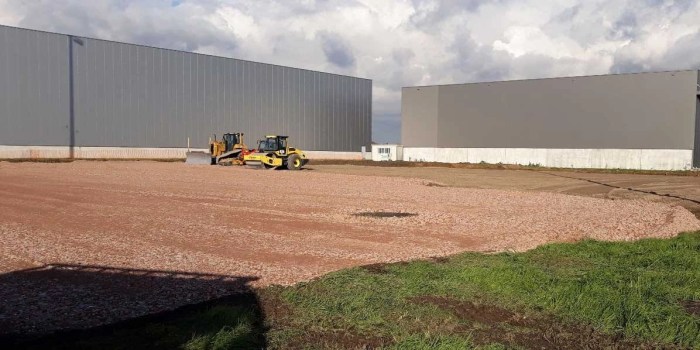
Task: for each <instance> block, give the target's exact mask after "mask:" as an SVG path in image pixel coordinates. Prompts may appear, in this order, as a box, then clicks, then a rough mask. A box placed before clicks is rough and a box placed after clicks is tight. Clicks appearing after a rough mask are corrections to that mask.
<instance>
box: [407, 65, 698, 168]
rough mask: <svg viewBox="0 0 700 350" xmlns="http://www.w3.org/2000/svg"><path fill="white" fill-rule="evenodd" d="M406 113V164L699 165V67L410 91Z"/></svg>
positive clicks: (408, 91) (567, 166)
mask: <svg viewBox="0 0 700 350" xmlns="http://www.w3.org/2000/svg"><path fill="white" fill-rule="evenodd" d="M401 108H402V111H401V139H402V143H403V146H404V148H403V159H404V160H407V161H433V162H448V163H459V162H468V163H480V162H486V163H504V164H521V165H541V166H548V167H565V168H621V169H652V170H682V169H690V168H692V167H700V76H699V72H698V71H695V70H690V71H674V72H655V73H638V74H619V75H602V76H584V77H570V78H553V79H536V80H520V81H503V82H489V83H473V84H459V85H442V86H422V87H406V88H403V90H402V106H401Z"/></svg>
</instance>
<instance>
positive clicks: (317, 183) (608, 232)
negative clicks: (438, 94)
mask: <svg viewBox="0 0 700 350" xmlns="http://www.w3.org/2000/svg"><path fill="white" fill-rule="evenodd" d="M406 171H411V169H406ZM0 184H1V185H0V273H2V275H0V332H2V333H12V332H21V333H27V332H30V333H31V332H47V331H51V330H55V329H63V328H81V327H88V326H93V325H97V324H104V323H109V322H114V321H115V320H119V319H125V318H130V317H134V316H139V315H145V314H149V313H153V312H157V311H162V310H166V309H169V308H174V307H177V306H179V305H184V304H189V303H194V302H199V301H204V300H208V299H211V298H214V297H217V296H223V295H226V294H230V293H231V292H232V291H235V290H242V289H244V288H249V287H260V286H265V285H270V284H292V283H296V282H299V281H305V280H309V279H311V278H314V277H317V276H320V275H322V274H324V273H327V272H330V271H333V270H337V269H341V268H344V267H349V266H354V265H361V264H369V263H377V262H392V261H399V260H408V259H416V258H424V257H432V256H442V255H448V254H454V253H457V252H462V251H467V250H469V251H483V252H496V251H524V250H528V249H531V248H534V247H536V246H538V245H541V244H543V243H547V242H573V241H577V240H580V239H584V238H595V239H600V240H634V239H639V238H645V237H671V236H674V235H676V234H677V233H679V232H682V231H689V230H698V229H700V221H698V219H696V218H695V216H694V215H693V214H691V213H690V212H688V211H687V210H686V209H684V208H682V207H680V206H671V205H668V204H662V203H651V202H646V201H641V200H605V199H597V198H586V197H577V196H569V195H562V194H557V193H533V192H519V191H504V190H488V189H468V188H451V187H442V186H440V184H436V183H432V182H429V181H427V180H418V179H410V178H408V179H407V178H397V177H372V176H353V175H344V174H329V173H321V172H318V171H313V170H306V171H300V172H290V171H256V170H249V169H243V168H238V167H213V166H189V165H185V164H182V163H157V162H73V163H64V164H42V163H3V162H0ZM366 212H401V213H413V214H417V215H415V216H405V217H386V218H374V217H371V216H363V215H356V214H358V213H366ZM212 281H214V282H212ZM241 281H243V282H241ZM156 286H159V287H156ZM20 296H21V297H20ZM86 310H87V311H86Z"/></svg>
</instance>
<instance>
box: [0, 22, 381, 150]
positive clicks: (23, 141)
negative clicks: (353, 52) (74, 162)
mask: <svg viewBox="0 0 700 350" xmlns="http://www.w3.org/2000/svg"><path fill="white" fill-rule="evenodd" d="M371 115H372V81H371V80H369V79H361V78H355V77H349V76H342V75H337V74H329V73H322V72H315V71H309V70H304V69H297V68H289V67H282V66H277V65H272V64H265V63H256V62H249V61H244V60H238V59H231V58H223V57H215V56H209V55H202V54H195V53H189V52H181V51H174V50H168V49H161V48H154V47H147V46H140V45H132V44H125V43H119V42H112V41H105V40H99V39H91V38H85V37H78V36H69V35H63V34H55V33H47V32H41V31H35V30H28V29H21V28H14V27H7V26H0V158H41V157H64V156H68V155H69V154H72V155H74V156H75V157H77V158H111V157H121V158H171V157H183V156H184V152H185V150H186V149H187V147H188V140H189V142H190V146H191V147H192V148H198V149H202V148H206V147H207V145H208V140H209V138H210V137H211V136H212V134H219V135H220V134H222V133H224V132H243V133H245V135H246V137H247V143H248V144H249V145H252V144H254V142H255V140H256V139H257V138H260V137H262V136H264V135H266V134H278V135H288V136H289V137H290V142H291V143H292V144H293V145H294V146H296V147H299V148H301V149H304V150H305V151H306V150H309V151H331V152H332V154H334V155H335V156H343V153H347V155H348V156H349V157H355V156H356V155H357V154H359V152H360V149H361V147H362V146H365V145H369V144H370V142H371V124H372V122H371ZM321 153H322V152H317V155H318V154H321ZM311 156H312V157H313V152H312V154H311Z"/></svg>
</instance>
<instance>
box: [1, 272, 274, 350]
mask: <svg viewBox="0 0 700 350" xmlns="http://www.w3.org/2000/svg"><path fill="white" fill-rule="evenodd" d="M255 280H257V278H256V277H251V276H225V275H213V274H198V273H187V272H180V271H159V270H138V269H124V268H114V267H106V266H86V265H62V264H54V265H47V266H43V267H40V268H33V269H27V270H20V271H13V272H10V273H6V274H3V275H0V344H3V346H2V347H3V348H76V347H77V348H103V346H102V345H105V346H109V347H110V348H114V347H115V345H116V344H113V343H112V344H94V343H84V344H83V343H81V339H86V338H87V339H91V338H95V339H99V338H100V337H92V336H94V335H109V336H111V335H114V336H117V338H118V336H119V334H118V333H120V332H124V334H125V335H126V334H128V338H129V339H128V340H127V339H124V342H123V344H122V345H121V346H116V347H117V348H119V347H122V348H124V349H137V348H149V349H157V348H162V349H170V348H177V347H183V346H185V347H195V348H208V347H209V346H208V345H207V344H211V343H217V344H221V343H224V344H227V345H229V347H238V346H240V347H256V348H263V347H265V339H264V335H265V330H264V329H263V327H264V321H263V320H264V315H263V312H262V311H261V308H260V305H259V302H258V298H257V296H256V294H255V293H254V291H253V290H252V289H251V288H250V286H249V283H250V282H251V281H255ZM188 317H190V318H191V319H188ZM194 319H196V320H197V322H190V321H193V320H194ZM170 320H173V321H170ZM188 320H189V321H188ZM203 320H204V322H203ZM149 325H154V326H149ZM134 330H136V332H134ZM54 333H55V334H54ZM6 346H7V347H6Z"/></svg>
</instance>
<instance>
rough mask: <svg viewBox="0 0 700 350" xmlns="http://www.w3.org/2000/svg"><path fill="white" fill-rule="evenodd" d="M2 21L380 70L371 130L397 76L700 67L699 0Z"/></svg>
mask: <svg viewBox="0 0 700 350" xmlns="http://www.w3.org/2000/svg"><path fill="white" fill-rule="evenodd" d="M0 24H5V25H11V26H19V27H25V28H32V29H40V30H46V31H56V32H61V33H66V34H78V35H84V36H89V37H96V38H101V39H109V40H117V41H125V42H130V43H137V44H145V45H151V46H158V47H166V48H172V49H179V50H187V51H194V52H201V53H208V54H214V55H221V56H227V57H236V58H242V59H248V60H254V61H261V62H268V63H274V64H280V65H286V66H294V67H301V68H307V69H313V70H321V71H326V72H335V73H341V74H348V75H355V76H360V77H366V78H370V79H372V80H374V116H373V117H374V133H373V134H374V135H373V137H374V140H375V141H379V142H395V141H398V139H399V134H400V130H399V129H400V110H401V87H402V86H411V85H428V84H443V83H456V82H477V81H490V80H503V79H523V78H542V77H554V76H571V75H587V74H605V73H627V72H640V71H650V70H671V69H691V68H700V0H492V1H486V0H461V1H458V0H444V1H432V0H405V1H399V0H394V1H392V0H345V1H333V0H300V1H291V0H285V1H264V0H242V1H235V0H222V1H214V0H198V1H194V0H162V1H159V0H90V1H85V0H0Z"/></svg>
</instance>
